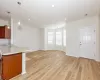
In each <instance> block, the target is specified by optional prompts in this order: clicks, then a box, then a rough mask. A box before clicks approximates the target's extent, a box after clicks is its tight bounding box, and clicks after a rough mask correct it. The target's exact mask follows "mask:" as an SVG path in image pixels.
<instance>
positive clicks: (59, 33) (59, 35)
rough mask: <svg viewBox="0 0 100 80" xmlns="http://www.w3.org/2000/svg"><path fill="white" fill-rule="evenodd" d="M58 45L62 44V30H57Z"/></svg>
mask: <svg viewBox="0 0 100 80" xmlns="http://www.w3.org/2000/svg"><path fill="white" fill-rule="evenodd" d="M56 45H62V32H61V31H57V32H56Z"/></svg>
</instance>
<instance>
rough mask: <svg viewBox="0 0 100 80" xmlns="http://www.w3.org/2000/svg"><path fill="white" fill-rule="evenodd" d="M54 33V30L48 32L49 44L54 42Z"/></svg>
mask: <svg viewBox="0 0 100 80" xmlns="http://www.w3.org/2000/svg"><path fill="white" fill-rule="evenodd" d="M53 34H54V32H48V44H53Z"/></svg>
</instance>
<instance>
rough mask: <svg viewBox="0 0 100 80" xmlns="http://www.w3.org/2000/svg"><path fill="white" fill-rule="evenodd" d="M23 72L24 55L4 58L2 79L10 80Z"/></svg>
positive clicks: (19, 54)
mask: <svg viewBox="0 0 100 80" xmlns="http://www.w3.org/2000/svg"><path fill="white" fill-rule="evenodd" d="M21 72H22V54H21V53H18V54H13V55H7V56H2V78H3V80H9V79H11V78H13V77H15V76H17V75H19V74H21Z"/></svg>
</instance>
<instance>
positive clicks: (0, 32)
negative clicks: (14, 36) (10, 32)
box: [0, 26, 5, 38]
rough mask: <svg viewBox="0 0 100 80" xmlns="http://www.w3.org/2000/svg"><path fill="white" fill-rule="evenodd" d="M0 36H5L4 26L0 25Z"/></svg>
mask: <svg viewBox="0 0 100 80" xmlns="http://www.w3.org/2000/svg"><path fill="white" fill-rule="evenodd" d="M0 38H5V27H3V26H0Z"/></svg>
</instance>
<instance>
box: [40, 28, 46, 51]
mask: <svg viewBox="0 0 100 80" xmlns="http://www.w3.org/2000/svg"><path fill="white" fill-rule="evenodd" d="M40 49H41V50H44V49H45V29H44V28H40Z"/></svg>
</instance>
